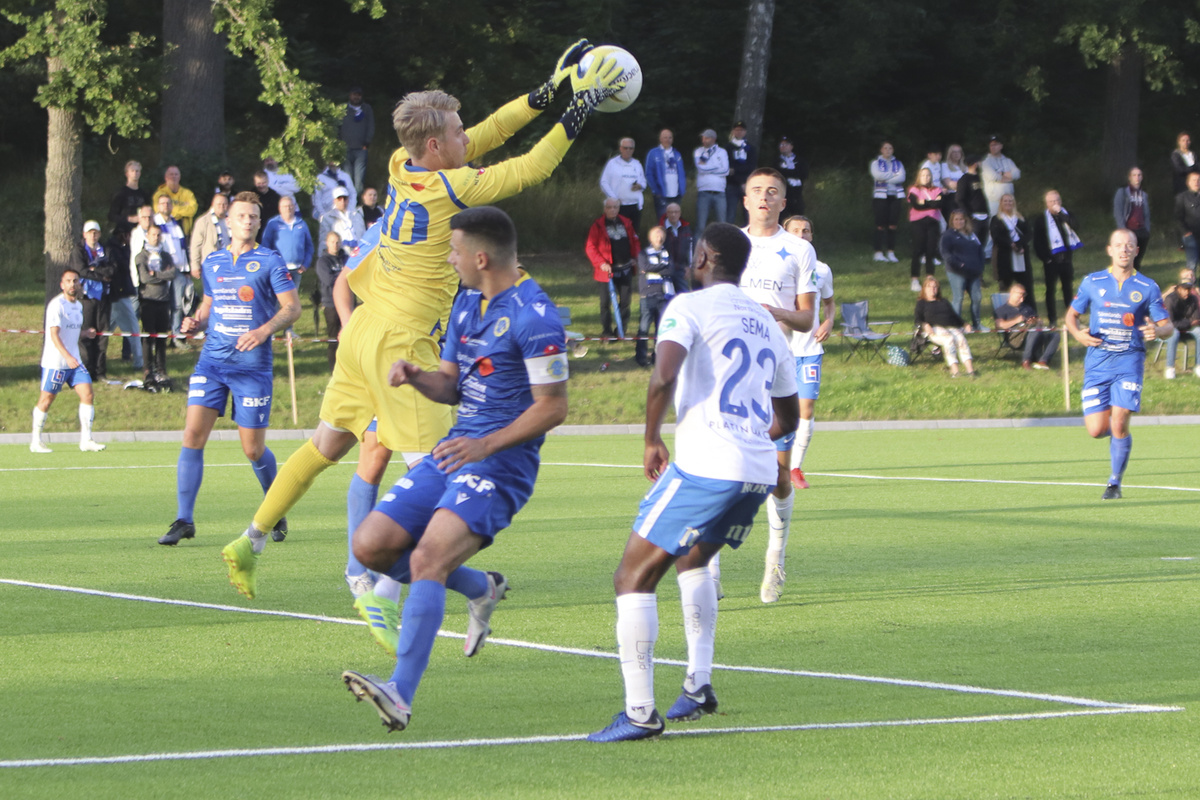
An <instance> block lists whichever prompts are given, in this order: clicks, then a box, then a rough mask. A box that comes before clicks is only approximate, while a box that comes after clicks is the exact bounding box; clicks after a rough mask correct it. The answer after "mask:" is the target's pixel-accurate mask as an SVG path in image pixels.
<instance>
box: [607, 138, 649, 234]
mask: <svg viewBox="0 0 1200 800" xmlns="http://www.w3.org/2000/svg"><path fill="white" fill-rule="evenodd" d="M617 146H618V147H619V148H620V154H619V155H615V156H613V157H612V158H610V159H609V160H608V163H607V164H605V165H604V171H603V172H602V173H601V174H600V190H601V191H602V192H604V196H605V197H611V198H615V199H616V200H617V202H619V203H620V204H621V210H620V213H621V216H622V217H625V219H627V220H629V221H630V222H632V223H633V229H634V230H635V231H636V230H639V229H640V228H641V227H642V203H643V202H644V199H645V198H644V195H643V193H644V192H645V191H646V172H645V170H643V169H642V164H641V162H640V161H638V160H637V159H636V158H634V157H633V153H634V148H635V146H636V145H635V143H634V141H633V139H630V138H629V137H628V136H627V137H625V138H624V139H622V140H621V141H620V142H619V143H618V145H617Z"/></svg>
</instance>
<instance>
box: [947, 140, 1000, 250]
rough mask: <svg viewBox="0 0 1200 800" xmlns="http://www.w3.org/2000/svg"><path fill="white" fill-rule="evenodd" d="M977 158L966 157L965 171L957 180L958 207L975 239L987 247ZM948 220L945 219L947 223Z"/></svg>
mask: <svg viewBox="0 0 1200 800" xmlns="http://www.w3.org/2000/svg"><path fill="white" fill-rule="evenodd" d="M981 160H982V159H981V158H980V157H979V156H968V157H967V160H966V162H964V163H966V165H967V171H966V172H964V173H963V176H962V177H961V178H959V179H958V207H959V208H961V209H962V210H963V211H964V212H965V213H966V215H967V224H968V225H969V226H970V227H971V230H972V231H974V232H975V238H976V239H978V240H979V241H980V243H981V244H983V245H985V246H986V245H987V243H988V241H989V239H988V217H989V214H988V203H987V195H985V194H984V193H983V181H982V179H980V177H979V164H980V161H981ZM949 221H950V220H949V218H947V219H946V222H947V223H948V222H949Z"/></svg>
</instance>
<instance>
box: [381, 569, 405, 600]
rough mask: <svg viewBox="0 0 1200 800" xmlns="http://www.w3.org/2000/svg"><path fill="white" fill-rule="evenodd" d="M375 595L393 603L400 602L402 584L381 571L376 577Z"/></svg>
mask: <svg viewBox="0 0 1200 800" xmlns="http://www.w3.org/2000/svg"><path fill="white" fill-rule="evenodd" d="M375 595H376V596H377V597H380V598H382V599H384V600H391V601H392V602H393V603H399V602H400V584H399V583H398V582H397V581H396V580H394V579H392V578H389V577H388V576H387V575H384V574H383V573H382V572H381V573H379V577H378V578H376V579H375Z"/></svg>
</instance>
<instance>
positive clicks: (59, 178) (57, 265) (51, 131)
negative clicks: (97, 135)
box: [42, 58, 83, 300]
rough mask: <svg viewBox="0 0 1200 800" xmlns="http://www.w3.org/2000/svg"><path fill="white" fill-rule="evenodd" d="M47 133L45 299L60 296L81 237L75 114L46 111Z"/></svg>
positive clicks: (50, 63)
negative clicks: (63, 281)
mask: <svg viewBox="0 0 1200 800" xmlns="http://www.w3.org/2000/svg"><path fill="white" fill-rule="evenodd" d="M46 67H47V70H48V71H49V73H50V77H51V78H53V77H54V73H56V72H58V71H59V70H61V69H62V68H63V66H62V61H61V60H60V59H57V58H48V59H46ZM47 111H48V112H49V117H50V120H49V125H48V126H47V129H46V194H45V197H44V199H43V207H44V212H45V216H46V227H45V232H44V234H43V236H44V239H43V245H42V251H43V254H44V255H45V261H46V299H47V300H49V299H50V298H52V297H54V296H55V295H56V294H58V293H59V291H60V290H59V288H58V284H59V281H60V280H61V279H62V273H63V268H64V267H66V266H67V262H68V261H69V260H70V258H71V250H72V249H74V247H75V243H76V242H78V241H80V237H81V236H82V235H83V211H82V208H81V206H80V203H81V200H80V197H81V196H82V194H83V138H82V133H81V130H80V123H79V116H78V115H77V114H76V113H75V112H74V111H68V110H66V109H62V108H49V109H47Z"/></svg>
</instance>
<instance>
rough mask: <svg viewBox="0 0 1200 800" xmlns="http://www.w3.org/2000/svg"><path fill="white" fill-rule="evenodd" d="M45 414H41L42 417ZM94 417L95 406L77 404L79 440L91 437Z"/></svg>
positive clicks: (86, 440) (88, 439)
mask: <svg viewBox="0 0 1200 800" xmlns="http://www.w3.org/2000/svg"><path fill="white" fill-rule="evenodd" d="M44 416H45V415H43V418H44ZM95 418H96V407H95V406H89V405H84V404H83V403H80V404H79V441H81V442H89V441H91V439H92V420H94V419H95Z"/></svg>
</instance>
